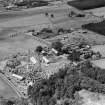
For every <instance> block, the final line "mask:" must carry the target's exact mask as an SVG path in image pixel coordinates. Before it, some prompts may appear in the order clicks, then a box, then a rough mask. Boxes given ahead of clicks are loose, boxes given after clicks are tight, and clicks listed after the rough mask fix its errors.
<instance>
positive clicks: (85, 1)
mask: <svg viewBox="0 0 105 105" xmlns="http://www.w3.org/2000/svg"><path fill="white" fill-rule="evenodd" d="M68 4H69V5H71V6H74V7H76V8H78V9H81V10H88V9H93V8H98V7H103V6H105V1H104V0H74V1H69V2H68Z"/></svg>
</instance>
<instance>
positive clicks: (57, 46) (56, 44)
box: [52, 41, 63, 52]
mask: <svg viewBox="0 0 105 105" xmlns="http://www.w3.org/2000/svg"><path fill="white" fill-rule="evenodd" d="M62 47H63V44H62V43H61V42H60V41H57V42H53V43H52V48H54V49H56V50H57V51H58V52H61V51H62Z"/></svg>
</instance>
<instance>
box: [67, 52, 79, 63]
mask: <svg viewBox="0 0 105 105" xmlns="http://www.w3.org/2000/svg"><path fill="white" fill-rule="evenodd" d="M68 59H69V60H71V61H79V60H80V52H78V51H76V50H73V51H72V53H71V54H69V56H68Z"/></svg>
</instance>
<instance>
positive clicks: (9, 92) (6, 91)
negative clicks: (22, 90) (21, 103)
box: [0, 74, 18, 98]
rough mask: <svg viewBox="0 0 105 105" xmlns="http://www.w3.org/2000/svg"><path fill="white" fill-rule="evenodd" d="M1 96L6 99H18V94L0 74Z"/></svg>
mask: <svg viewBox="0 0 105 105" xmlns="http://www.w3.org/2000/svg"><path fill="white" fill-rule="evenodd" d="M0 96H3V97H4V98H11V97H15V98H18V96H17V94H16V92H15V91H14V90H13V89H12V88H11V87H10V85H9V84H8V83H7V81H4V79H2V78H1V74H0Z"/></svg>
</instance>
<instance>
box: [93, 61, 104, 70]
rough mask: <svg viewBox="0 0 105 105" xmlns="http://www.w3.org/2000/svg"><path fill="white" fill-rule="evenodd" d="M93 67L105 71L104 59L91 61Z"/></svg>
mask: <svg viewBox="0 0 105 105" xmlns="http://www.w3.org/2000/svg"><path fill="white" fill-rule="evenodd" d="M91 62H92V63H93V64H94V65H95V66H97V67H99V68H101V69H105V59H100V60H95V61H91Z"/></svg>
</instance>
